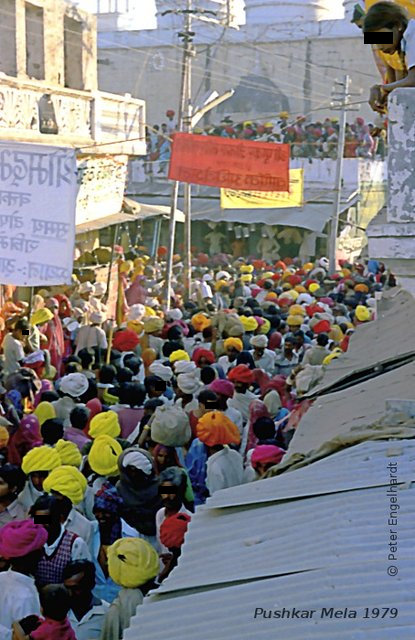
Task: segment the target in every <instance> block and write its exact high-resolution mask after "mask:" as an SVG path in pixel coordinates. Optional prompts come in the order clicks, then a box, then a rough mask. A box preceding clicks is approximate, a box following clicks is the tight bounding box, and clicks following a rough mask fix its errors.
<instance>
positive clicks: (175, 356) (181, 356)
mask: <svg viewBox="0 0 415 640" xmlns="http://www.w3.org/2000/svg"><path fill="white" fill-rule="evenodd" d="M179 360H185V361H186V362H189V361H190V356H189V354H188V353H186V351H185V350H184V349H177V350H176V351H173V353H171V354H170V357H169V362H170V363H171V364H174V363H175V362H179Z"/></svg>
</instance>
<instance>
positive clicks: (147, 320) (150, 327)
mask: <svg viewBox="0 0 415 640" xmlns="http://www.w3.org/2000/svg"><path fill="white" fill-rule="evenodd" d="M143 324H144V333H155V332H156V331H161V330H162V328H163V327H164V320H162V318H159V317H158V316H155V315H154V316H148V314H147V310H146V315H145V317H144V318H143Z"/></svg>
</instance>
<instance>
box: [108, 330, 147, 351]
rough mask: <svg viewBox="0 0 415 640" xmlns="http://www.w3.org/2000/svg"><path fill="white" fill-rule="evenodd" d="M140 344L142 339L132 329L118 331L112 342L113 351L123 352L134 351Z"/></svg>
mask: <svg viewBox="0 0 415 640" xmlns="http://www.w3.org/2000/svg"><path fill="white" fill-rule="evenodd" d="M139 344H140V339H139V337H138V335H137V334H136V332H135V331H133V330H132V329H122V330H121V331H117V333H115V335H114V339H113V341H112V346H113V349H115V350H116V351H121V352H122V351H134V349H135V348H136V347H137V345H139Z"/></svg>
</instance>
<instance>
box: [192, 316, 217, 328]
mask: <svg viewBox="0 0 415 640" xmlns="http://www.w3.org/2000/svg"><path fill="white" fill-rule="evenodd" d="M190 322H191V323H192V327H193V329H194V330H195V331H203V329H207V327H210V325H211V324H212V321H211V319H210V318H208V317H207V316H205V315H204V314H203V313H195V315H194V316H192V319H191V321H190Z"/></svg>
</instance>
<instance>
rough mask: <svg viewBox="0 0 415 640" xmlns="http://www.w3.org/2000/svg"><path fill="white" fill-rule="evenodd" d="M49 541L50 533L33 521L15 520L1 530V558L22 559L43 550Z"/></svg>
mask: <svg viewBox="0 0 415 640" xmlns="http://www.w3.org/2000/svg"><path fill="white" fill-rule="evenodd" d="M47 539H48V532H47V531H46V529H45V527H42V525H40V524H34V522H33V521H32V520H13V521H12V522H8V523H7V524H6V525H4V527H2V528H1V529H0V556H2V557H3V558H21V557H23V556H26V555H27V554H28V553H31V552H32V551H37V550H38V549H41V548H42V547H43V545H44V544H45V543H46V541H47Z"/></svg>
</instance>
